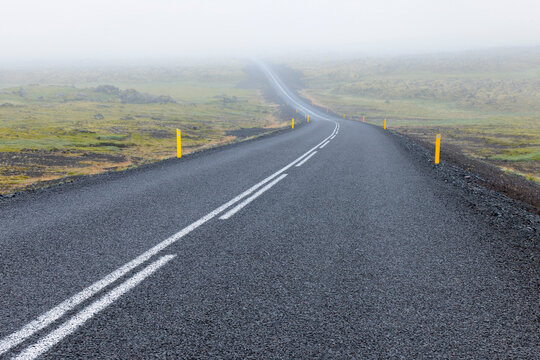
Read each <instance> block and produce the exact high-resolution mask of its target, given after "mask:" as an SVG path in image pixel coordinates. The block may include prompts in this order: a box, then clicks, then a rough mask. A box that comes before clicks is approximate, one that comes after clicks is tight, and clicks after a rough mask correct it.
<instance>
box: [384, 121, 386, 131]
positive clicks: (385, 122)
mask: <svg viewBox="0 0 540 360" xmlns="http://www.w3.org/2000/svg"><path fill="white" fill-rule="evenodd" d="M384 129H385V130H386V119H384Z"/></svg>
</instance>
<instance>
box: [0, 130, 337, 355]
mask: <svg viewBox="0 0 540 360" xmlns="http://www.w3.org/2000/svg"><path fill="white" fill-rule="evenodd" d="M336 129H337V123H336V126H335V127H334V131H333V132H332V134H330V135H329V136H328V137H326V138H325V139H324V140H323V141H321V142H320V143H319V144H317V145H316V146H314V147H313V148H311V149H310V150H308V151H307V152H305V153H304V154H303V155H301V156H300V157H298V158H297V159H296V160H294V161H293V162H291V163H290V164H288V165H287V166H285V167H283V168H282V169H280V170H278V171H276V172H275V173H273V174H272V175H270V176H268V177H267V178H266V179H264V180H262V181H260V182H259V183H257V184H255V185H253V186H252V187H251V188H249V189H248V190H246V191H244V192H243V193H241V194H240V195H238V196H236V197H235V198H233V199H232V200H230V201H229V202H227V203H225V204H223V205H221V206H220V207H218V208H216V209H215V210H213V211H212V212H210V213H208V214H207V215H205V216H203V217H202V218H200V219H199V220H197V221H195V222H194V223H192V224H190V225H188V226H187V227H185V228H183V229H182V230H180V231H179V232H177V233H176V234H174V235H172V236H171V237H169V238H167V239H165V240H163V241H162V242H160V243H159V244H157V245H155V246H154V247H152V248H151V249H149V250H147V251H146V252H144V253H142V254H141V255H139V256H138V257H136V258H135V259H133V260H131V261H130V262H128V263H126V264H124V265H123V266H121V267H119V268H118V269H116V270H115V271H113V272H112V273H110V274H108V275H107V276H105V277H104V278H102V279H101V280H98V281H97V282H95V283H93V284H92V285H90V286H88V287H87V288H85V289H83V290H81V291H80V292H79V293H77V294H75V295H73V296H72V297H70V298H69V299H67V300H65V301H63V302H62V303H60V304H59V305H57V306H55V307H54V308H52V309H51V310H49V311H47V312H45V313H43V314H42V315H40V316H39V317H38V318H37V319H35V320H33V321H31V322H29V323H28V324H26V325H25V326H23V327H22V328H21V329H20V330H18V331H16V332H14V333H12V334H10V335H8V336H6V337H5V338H3V339H2V340H1V341H0V355H1V354H3V353H5V352H6V351H8V350H9V349H11V348H12V347H14V346H17V345H18V344H20V343H21V342H23V341H24V340H25V339H27V338H28V337H30V336H32V335H33V334H35V333H36V332H38V331H40V330H42V329H44V328H46V327H47V326H49V325H50V324H52V323H53V322H55V321H56V320H58V319H60V318H61V317H62V316H64V315H65V314H66V313H67V312H68V311H71V310H72V309H74V308H75V307H76V306H78V305H79V304H81V303H82V302H84V301H86V300H87V299H89V298H91V297H92V296H94V295H95V294H96V293H98V292H99V291H101V290H103V289H104V288H105V287H107V286H109V285H111V284H112V283H113V282H115V281H116V280H118V279H119V278H121V277H122V276H124V275H126V274H127V273H129V272H130V271H132V270H133V269H135V268H136V267H138V266H139V265H141V264H142V263H144V262H146V261H147V260H148V259H150V258H151V257H152V256H154V255H156V254H157V253H159V252H160V251H162V250H163V249H165V248H167V247H168V246H170V245H171V244H174V243H175V242H177V241H178V240H180V239H181V238H182V237H184V236H186V235H187V234H189V233H190V232H192V231H193V230H195V229H197V228H198V227H199V226H201V225H203V224H204V223H206V222H208V221H209V220H211V219H212V218H214V217H215V216H216V215H218V214H219V213H221V212H223V211H224V210H225V209H227V208H228V207H230V206H232V205H233V204H235V203H237V202H238V201H240V200H241V199H243V198H244V197H246V196H248V195H250V194H251V193H252V192H254V191H256V190H257V189H258V188H260V187H261V186H263V185H264V184H266V183H267V182H269V181H271V180H272V179H274V178H275V177H277V176H279V175H280V174H282V173H283V172H285V171H287V170H288V169H289V168H291V167H292V166H293V165H295V164H296V163H298V162H299V161H301V160H302V159H303V158H305V157H306V156H308V155H309V154H311V153H312V152H313V151H314V150H315V149H317V147H319V146H320V145H321V144H322V143H324V142H325V141H327V140H328V139H329V138H330V136H332V135H333V134H334V132H335V131H336Z"/></svg>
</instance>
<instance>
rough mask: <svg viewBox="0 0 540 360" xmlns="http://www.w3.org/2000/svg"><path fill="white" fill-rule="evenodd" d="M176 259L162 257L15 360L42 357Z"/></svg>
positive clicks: (28, 348) (171, 256)
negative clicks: (89, 320)
mask: <svg viewBox="0 0 540 360" xmlns="http://www.w3.org/2000/svg"><path fill="white" fill-rule="evenodd" d="M174 257H176V255H166V256H163V257H161V258H160V259H159V260H157V261H155V262H153V263H151V264H150V265H148V266H147V267H145V268H144V269H143V270H141V271H139V272H138V273H137V274H135V275H134V276H132V277H131V278H129V279H128V280H126V281H124V282H123V283H122V284H120V285H118V286H117V287H116V288H114V289H113V290H111V291H110V292H109V293H107V294H106V295H105V296H103V297H102V298H101V299H99V300H97V301H95V302H93V303H92V304H90V305H88V306H87V307H86V308H84V309H82V310H81V311H80V312H79V313H77V315H75V316H73V317H72V318H71V319H69V320H68V321H66V322H65V323H64V324H62V326H60V327H59V328H58V329H56V330H54V331H53V332H51V333H50V334H49V335H47V336H45V337H43V338H42V339H41V340H39V341H38V342H37V343H35V344H33V345H31V346H29V347H27V348H26V349H25V350H24V351H23V352H21V353H20V354H19V355H18V356H17V357H15V359H17V360H30V359H35V358H37V357H38V356H40V355H42V354H43V353H44V352H46V351H47V350H49V349H50V348H52V347H53V346H54V345H56V344H57V343H59V342H60V341H61V340H62V339H63V338H65V337H66V336H68V335H69V334H71V333H72V332H74V331H75V330H77V328H79V327H80V326H81V325H82V324H84V323H85V322H86V321H87V320H88V319H90V318H92V317H93V316H94V315H96V314H97V313H98V312H100V311H102V310H104V309H105V308H106V307H107V306H109V305H111V304H112V303H113V302H115V301H116V300H118V298H120V296H122V295H123V294H125V293H126V292H128V291H129V290H131V289H133V288H134V287H135V286H137V285H138V284H139V283H140V282H141V281H143V280H144V279H146V278H147V277H148V276H150V275H152V274H153V273H154V272H156V271H157V270H158V269H159V268H161V267H162V266H163V265H165V264H166V263H168V262H169V261H171V260H172V259H173V258H174Z"/></svg>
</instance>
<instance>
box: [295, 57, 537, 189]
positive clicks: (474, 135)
mask: <svg viewBox="0 0 540 360" xmlns="http://www.w3.org/2000/svg"><path fill="white" fill-rule="evenodd" d="M538 59H540V49H521V50H509V51H494V52H484V53H474V54H473V53H462V54H454V55H444V56H443V55H441V56H429V57H416V58H414V57H408V58H390V59H362V60H354V61H352V60H351V61H339V62H334V61H325V62H305V61H304V62H291V63H290V64H289V65H290V66H291V67H292V68H293V69H295V70H299V71H300V72H301V73H302V74H303V76H302V79H301V80H302V82H303V85H304V88H303V89H302V90H301V93H302V95H303V96H305V97H306V98H309V99H311V100H312V101H313V102H314V103H315V104H319V105H320V106H323V107H329V108H330V109H331V110H333V111H335V112H337V113H340V114H343V113H344V114H346V115H347V116H348V117H349V118H354V119H357V120H361V118H362V116H363V115H365V116H366V119H367V121H368V122H372V123H375V124H377V125H382V120H383V119H384V118H387V119H388V126H389V127H390V128H392V129H395V130H397V131H399V132H403V133H406V134H408V135H412V136H416V137H420V138H422V139H424V140H428V141H430V142H434V140H435V134H437V133H442V139H443V140H442V149H443V151H442V157H443V159H444V144H445V143H450V144H453V145H456V146H458V147H459V148H461V149H462V152H463V153H464V154H465V155H468V156H470V157H474V158H476V159H480V160H482V161H486V162H489V163H491V164H494V165H496V166H498V167H500V168H503V169H504V170H505V171H508V172H515V173H518V174H521V175H524V176H526V177H527V178H528V179H529V180H533V181H537V182H540V60H538Z"/></svg>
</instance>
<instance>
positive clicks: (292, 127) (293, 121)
mask: <svg viewBox="0 0 540 360" xmlns="http://www.w3.org/2000/svg"><path fill="white" fill-rule="evenodd" d="M292 128H293V129H294V118H292Z"/></svg>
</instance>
